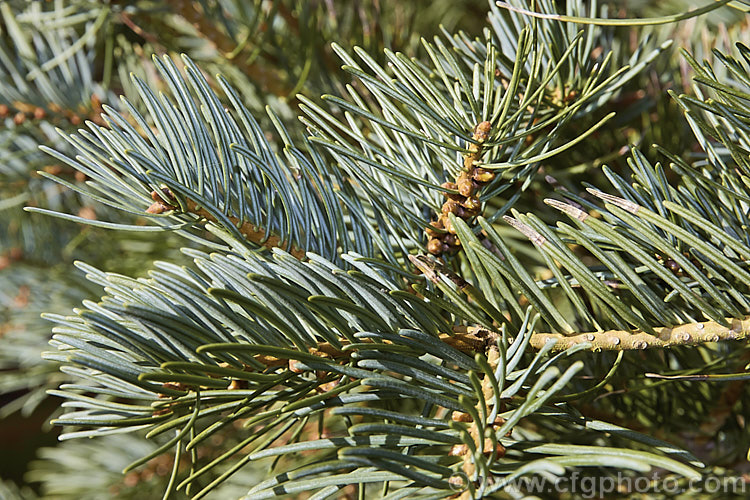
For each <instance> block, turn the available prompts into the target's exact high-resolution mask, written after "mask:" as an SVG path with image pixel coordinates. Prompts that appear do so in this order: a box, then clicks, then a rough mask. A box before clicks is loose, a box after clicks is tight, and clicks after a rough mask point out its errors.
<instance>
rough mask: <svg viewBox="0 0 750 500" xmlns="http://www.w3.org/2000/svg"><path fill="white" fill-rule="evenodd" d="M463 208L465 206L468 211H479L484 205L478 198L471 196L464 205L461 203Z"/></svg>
mask: <svg viewBox="0 0 750 500" xmlns="http://www.w3.org/2000/svg"><path fill="white" fill-rule="evenodd" d="M461 206H463V207H464V208H465V209H466V210H478V209H479V208H480V207H481V206H482V203H481V202H480V201H479V198H477V197H476V196H470V197H468V198H466V199H465V200H464V202H463V203H461Z"/></svg>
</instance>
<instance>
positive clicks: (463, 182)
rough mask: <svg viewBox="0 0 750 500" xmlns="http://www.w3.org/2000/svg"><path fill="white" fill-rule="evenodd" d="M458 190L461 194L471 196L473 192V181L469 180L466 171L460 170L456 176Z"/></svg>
mask: <svg viewBox="0 0 750 500" xmlns="http://www.w3.org/2000/svg"><path fill="white" fill-rule="evenodd" d="M456 184H457V185H458V192H459V193H460V194H461V196H471V195H472V194H474V183H473V182H471V178H470V177H469V174H468V173H467V172H461V175H459V176H458V182H457V183H456Z"/></svg>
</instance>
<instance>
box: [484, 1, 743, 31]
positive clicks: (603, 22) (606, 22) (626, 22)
mask: <svg viewBox="0 0 750 500" xmlns="http://www.w3.org/2000/svg"><path fill="white" fill-rule="evenodd" d="M732 1H733V0H718V1H716V2H714V3H709V4H707V5H704V6H703V7H700V8H697V9H693V10H690V11H688V12H683V13H682V14H673V15H671V16H661V17H648V18H641V19H638V18H631V19H606V18H599V17H577V16H566V15H562V14H547V13H542V12H534V11H532V10H528V9H523V8H520V7H516V6H514V5H511V4H510V3H509V2H496V3H497V6H498V7H502V8H504V9H508V10H510V11H512V12H517V13H519V14H523V15H525V16H530V17H536V18H538V19H546V20H550V21H562V22H569V23H576V24H590V25H597V26H627V27H633V26H654V25H658V24H672V23H676V22H679V21H684V20H686V19H691V18H694V17H698V16H702V15H704V14H707V13H709V12H711V11H713V10H716V9H718V8H720V7H723V6H725V5H727V4H728V3H730V2H732Z"/></svg>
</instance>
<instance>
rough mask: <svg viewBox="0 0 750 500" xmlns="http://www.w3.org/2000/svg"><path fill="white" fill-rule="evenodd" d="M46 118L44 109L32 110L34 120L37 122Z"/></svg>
mask: <svg viewBox="0 0 750 500" xmlns="http://www.w3.org/2000/svg"><path fill="white" fill-rule="evenodd" d="M46 116H47V112H46V111H45V110H44V108H39V107H37V108H36V109H35V110H34V118H36V119H37V120H41V119H43V118H44V117H46Z"/></svg>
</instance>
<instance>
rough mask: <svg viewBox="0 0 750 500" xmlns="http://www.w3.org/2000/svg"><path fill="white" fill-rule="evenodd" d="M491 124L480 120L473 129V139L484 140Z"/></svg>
mask: <svg viewBox="0 0 750 500" xmlns="http://www.w3.org/2000/svg"><path fill="white" fill-rule="evenodd" d="M491 127H492V124H491V123H490V122H482V123H480V124H478V125H477V126H476V128H475V129H474V140H475V141H479V142H484V141H486V140H487V139H488V138H489V136H490V128H491Z"/></svg>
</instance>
